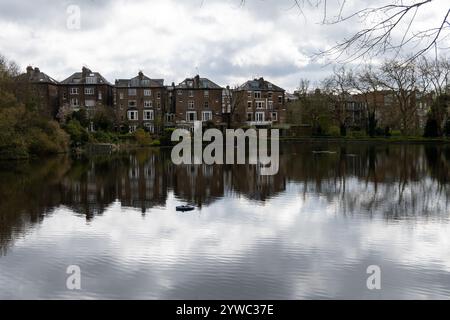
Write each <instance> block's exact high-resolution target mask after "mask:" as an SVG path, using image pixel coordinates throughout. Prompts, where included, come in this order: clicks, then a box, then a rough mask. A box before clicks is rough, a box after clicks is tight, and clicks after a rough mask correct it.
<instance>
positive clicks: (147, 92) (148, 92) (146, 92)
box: [144, 89, 152, 97]
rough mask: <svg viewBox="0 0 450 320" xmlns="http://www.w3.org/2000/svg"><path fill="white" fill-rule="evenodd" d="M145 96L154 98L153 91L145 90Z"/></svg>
mask: <svg viewBox="0 0 450 320" xmlns="http://www.w3.org/2000/svg"><path fill="white" fill-rule="evenodd" d="M144 96H145V97H151V96H152V90H150V89H144Z"/></svg>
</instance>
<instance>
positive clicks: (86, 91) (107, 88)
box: [59, 67, 113, 117]
mask: <svg viewBox="0 0 450 320" xmlns="http://www.w3.org/2000/svg"><path fill="white" fill-rule="evenodd" d="M59 99H60V106H61V107H62V108H64V109H65V110H67V112H71V111H77V110H80V109H81V108H85V109H86V111H87V112H88V115H89V116H91V117H92V116H93V115H94V114H95V111H96V110H97V109H98V108H101V107H108V108H112V106H113V86H112V84H111V83H109V82H108V81H107V80H106V79H105V78H104V77H103V76H102V75H101V74H100V73H98V72H92V71H91V70H89V69H88V68H86V67H83V68H82V71H81V72H75V73H74V74H72V75H71V76H70V77H69V78H67V79H65V80H64V81H61V82H60V85H59ZM67 112H66V113H67Z"/></svg>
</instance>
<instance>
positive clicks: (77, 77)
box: [60, 67, 112, 86]
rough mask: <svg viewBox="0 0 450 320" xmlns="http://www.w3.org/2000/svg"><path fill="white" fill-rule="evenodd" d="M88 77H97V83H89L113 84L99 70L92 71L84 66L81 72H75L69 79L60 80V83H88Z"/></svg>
mask: <svg viewBox="0 0 450 320" xmlns="http://www.w3.org/2000/svg"><path fill="white" fill-rule="evenodd" d="M86 77H95V78H96V79H97V81H96V83H89V84H93V85H94V84H107V85H110V86H111V85H112V84H111V83H109V82H108V80H106V79H105V78H104V77H103V76H102V75H101V74H100V73H98V72H92V71H91V70H89V69H88V68H86V67H83V69H82V71H81V72H75V73H74V74H72V75H71V76H70V77H68V78H67V79H65V80H63V81H61V82H60V84H85V83H86Z"/></svg>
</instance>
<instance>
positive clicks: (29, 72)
mask: <svg viewBox="0 0 450 320" xmlns="http://www.w3.org/2000/svg"><path fill="white" fill-rule="evenodd" d="M31 72H33V67H32V66H28V67H27V74H31Z"/></svg>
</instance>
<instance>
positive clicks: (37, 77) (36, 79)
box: [17, 66, 58, 84]
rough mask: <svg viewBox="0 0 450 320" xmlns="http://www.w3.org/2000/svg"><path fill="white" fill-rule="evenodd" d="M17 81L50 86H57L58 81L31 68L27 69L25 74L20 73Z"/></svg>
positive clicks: (37, 69)
mask: <svg viewBox="0 0 450 320" xmlns="http://www.w3.org/2000/svg"><path fill="white" fill-rule="evenodd" d="M17 79H18V80H19V81H28V82H31V83H50V84H58V81H56V80H55V79H53V78H52V77H50V76H49V75H47V74H45V73H44V72H41V71H40V70H39V68H37V67H36V68H34V69H33V67H31V66H28V67H27V72H26V73H22V74H21V75H19V76H18V77H17Z"/></svg>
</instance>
